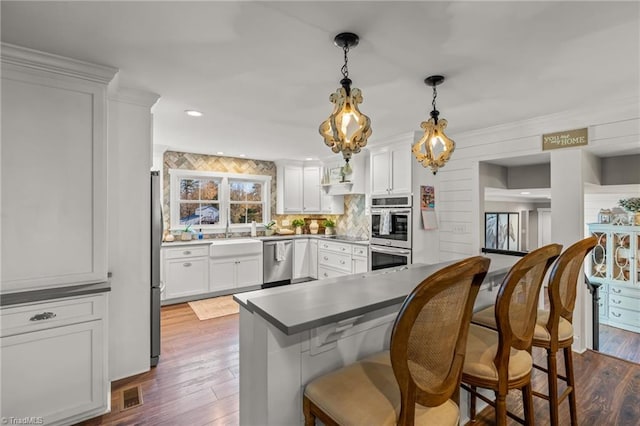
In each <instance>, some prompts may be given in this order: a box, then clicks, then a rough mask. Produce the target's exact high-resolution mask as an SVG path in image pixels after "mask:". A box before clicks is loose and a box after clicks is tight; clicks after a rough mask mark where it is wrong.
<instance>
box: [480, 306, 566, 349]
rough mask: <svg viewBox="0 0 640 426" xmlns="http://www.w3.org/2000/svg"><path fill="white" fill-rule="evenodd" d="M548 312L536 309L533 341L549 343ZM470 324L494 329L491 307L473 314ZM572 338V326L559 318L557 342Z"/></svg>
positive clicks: (493, 311) (494, 318)
mask: <svg viewBox="0 0 640 426" xmlns="http://www.w3.org/2000/svg"><path fill="white" fill-rule="evenodd" d="M549 315H550V312H549V311H547V310H544V309H538V316H537V319H536V327H535V328H534V330H533V339H534V340H535V341H538V342H544V341H550V340H551V334H549V331H548V330H547V327H546V326H547V323H548V322H549ZM471 323H473V324H478V325H482V326H485V327H489V328H491V329H493V330H495V329H496V313H495V309H494V307H493V306H489V307H488V308H485V309H483V310H481V311H478V312H476V313H475V314H473V317H472V318H471ZM571 338H573V325H572V324H571V323H570V322H569V321H567V320H566V319H564V318H562V317H560V321H559V325H558V340H561V341H562V340H567V339H571Z"/></svg>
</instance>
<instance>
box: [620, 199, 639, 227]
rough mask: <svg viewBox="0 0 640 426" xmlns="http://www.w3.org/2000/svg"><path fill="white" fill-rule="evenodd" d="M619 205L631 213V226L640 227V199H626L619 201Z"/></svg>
mask: <svg viewBox="0 0 640 426" xmlns="http://www.w3.org/2000/svg"><path fill="white" fill-rule="evenodd" d="M618 205H620V207H622V208H623V209H625V210H626V211H627V212H629V213H631V215H630V216H631V217H632V219H631V218H630V220H629V225H634V224H635V225H640V197H632V198H624V199H622V200H620V201H618Z"/></svg>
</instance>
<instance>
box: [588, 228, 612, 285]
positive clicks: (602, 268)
mask: <svg viewBox="0 0 640 426" xmlns="http://www.w3.org/2000/svg"><path fill="white" fill-rule="evenodd" d="M591 235H592V236H594V237H596V238H597V239H598V242H597V243H596V246H595V247H594V248H593V250H592V251H591V256H590V259H589V260H590V262H589V265H590V266H589V276H590V279H591V280H593V281H596V282H603V281H604V280H605V279H606V278H607V263H608V262H607V258H608V256H607V250H608V248H607V233H606V232H604V231H599V230H592V231H591Z"/></svg>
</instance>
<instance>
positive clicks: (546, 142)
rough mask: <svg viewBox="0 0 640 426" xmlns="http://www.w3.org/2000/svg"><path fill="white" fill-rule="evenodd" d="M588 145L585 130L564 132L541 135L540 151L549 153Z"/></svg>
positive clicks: (587, 136)
mask: <svg viewBox="0 0 640 426" xmlns="http://www.w3.org/2000/svg"><path fill="white" fill-rule="evenodd" d="M588 144H589V135H588V131H587V128H586V127H585V128H584V129H575V130H566V131H564V132H556V133H548V134H546V135H542V150H543V151H549V150H551V149H558V148H571V147H574V146H582V145H588Z"/></svg>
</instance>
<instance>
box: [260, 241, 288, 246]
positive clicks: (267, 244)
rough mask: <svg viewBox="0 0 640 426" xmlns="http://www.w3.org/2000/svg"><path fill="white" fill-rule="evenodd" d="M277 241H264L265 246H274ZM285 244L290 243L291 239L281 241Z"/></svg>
mask: <svg viewBox="0 0 640 426" xmlns="http://www.w3.org/2000/svg"><path fill="white" fill-rule="evenodd" d="M278 242H279V241H265V243H264V245H265V246H275V245H276V244H277V243H278ZM282 242H283V243H284V244H285V245H287V244H291V240H285V241H282Z"/></svg>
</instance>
